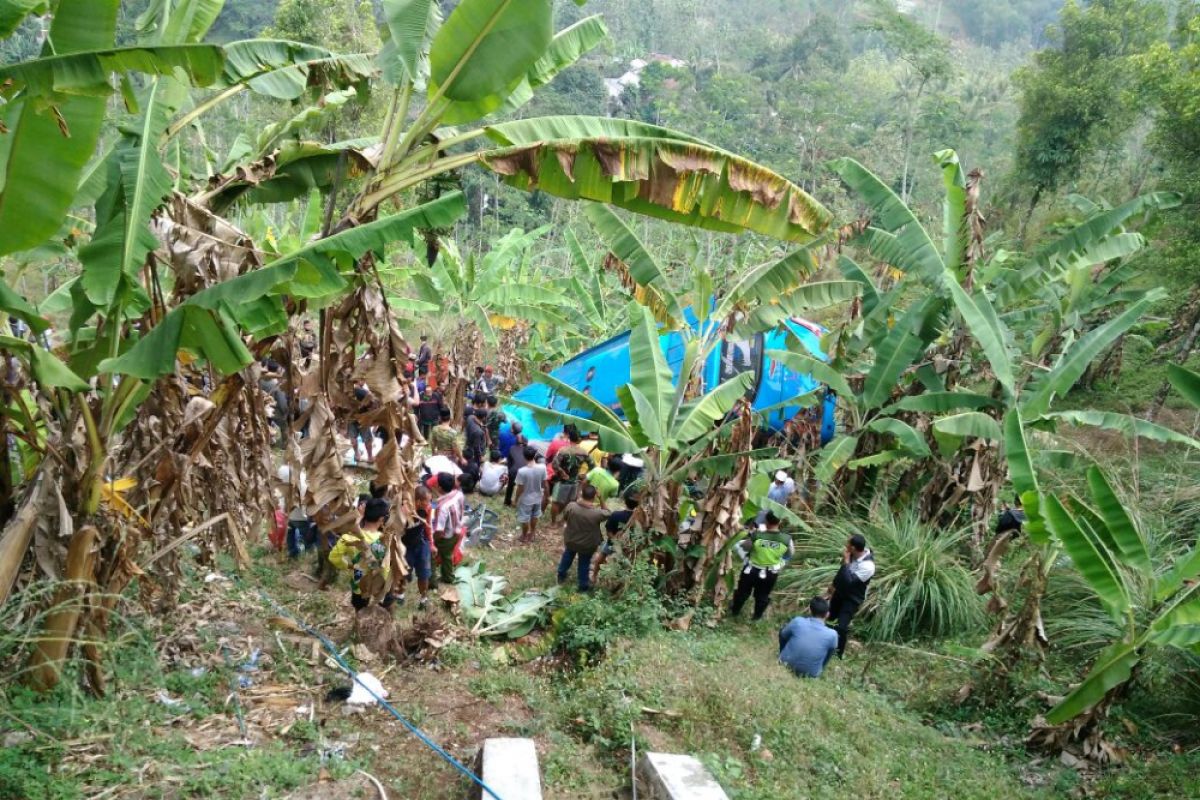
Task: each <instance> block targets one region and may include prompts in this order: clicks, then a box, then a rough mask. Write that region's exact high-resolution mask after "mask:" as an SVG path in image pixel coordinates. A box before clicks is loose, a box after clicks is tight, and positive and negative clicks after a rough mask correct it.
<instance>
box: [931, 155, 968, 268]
mask: <svg viewBox="0 0 1200 800" xmlns="http://www.w3.org/2000/svg"><path fill="white" fill-rule="evenodd" d="M933 158H934V161H936V162H937V165H938V168H939V169H941V171H942V185H943V187H944V188H945V194H944V195H943V196H942V261H943V263H945V265H946V269H947V270H948V271H949V272H950V273H951V274H952V276H953V278H954V282H955V283H956V284H957V283H958V282H959V281H960V280H961V279H962V270H963V266H964V262H965V261H966V257H967V244H968V242H969V241H970V239H971V231H970V229H969V228H968V226H967V184H966V181H965V179H964V178H963V173H962V165H960V164H959V162H958V153H956V152H954V151H953V150H941V151H939V152H937V153H935V154H934V156H933Z"/></svg>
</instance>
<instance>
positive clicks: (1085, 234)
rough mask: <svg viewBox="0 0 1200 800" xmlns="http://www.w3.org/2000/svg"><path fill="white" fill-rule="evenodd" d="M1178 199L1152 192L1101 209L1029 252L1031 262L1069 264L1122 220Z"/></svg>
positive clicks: (1169, 205) (1173, 203)
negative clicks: (1106, 208) (1111, 207)
mask: <svg viewBox="0 0 1200 800" xmlns="http://www.w3.org/2000/svg"><path fill="white" fill-rule="evenodd" d="M1182 199H1183V197H1182V195H1180V194H1177V193H1175V192H1152V193H1150V194H1145V195H1141V196H1140V197H1135V198H1134V199H1133V200H1130V201H1129V202H1128V203H1125V204H1123V205H1120V206H1118V207H1117V208H1113V209H1109V210H1105V211H1101V212H1099V213H1097V214H1095V215H1093V216H1092V217H1091V218H1090V219H1088V220H1087V221H1086V222H1084V223H1083V224H1081V225H1076V226H1075V227H1074V228H1072V229H1071V230H1070V231H1068V232H1067V233H1066V234H1064V235H1063V236H1062V237H1061V238H1059V239H1057V240H1055V241H1053V242H1050V243H1049V244H1046V245H1044V246H1042V247H1040V248H1038V249H1037V250H1036V251H1035V252H1034V254H1033V261H1035V262H1037V263H1039V264H1043V265H1050V264H1054V263H1059V264H1066V263H1069V262H1070V261H1071V260H1072V259H1074V258H1077V257H1079V256H1080V255H1082V254H1083V253H1085V252H1087V250H1088V249H1089V248H1091V247H1093V246H1094V245H1095V244H1096V243H1097V242H1099V241H1101V240H1102V239H1104V238H1105V237H1107V236H1109V235H1110V234H1111V233H1112V232H1113V231H1115V230H1116V229H1117V228H1118V227H1119V226H1120V225H1121V224H1122V223H1124V222H1125V221H1126V220H1129V219H1131V218H1133V217H1136V216H1139V215H1141V214H1145V213H1146V212H1147V211H1162V210H1165V209H1169V208H1174V207H1176V206H1178V205H1179V204H1180V202H1182Z"/></svg>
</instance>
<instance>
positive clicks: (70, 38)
mask: <svg viewBox="0 0 1200 800" xmlns="http://www.w3.org/2000/svg"><path fill="white" fill-rule="evenodd" d="M118 5H119V3H118V0H60V2H59V4H58V9H57V13H56V14H55V15H54V20H53V22H52V23H51V26H50V35H49V41H51V42H53V43H54V52H56V53H58V54H60V55H69V54H71V53H78V52H86V51H88V50H99V49H103V48H105V47H112V44H113V36H114V33H115V31H116V21H117V7H118ZM43 52H47V53H48V52H50V51H49V46H48V45H47V48H46V49H45V50H44V51H43ZM107 102H108V101H107V98H105V97H103V96H99V95H77V96H71V97H67V98H65V99H64V100H63V101H62V102H61V103H58V104H56V105H55V106H54V108H42V107H39V105H38V104H37V103H36V102H34V101H33V100H32V98H28V97H19V98H16V99H14V100H13V101H12V102H9V103H7V104H6V105H5V106H4V107H3V109H0V122H2V123H3V125H4V126H5V127H6V128H7V129H8V131H9V132H8V133H7V134H5V135H3V136H0V168H2V172H0V255H7V254H9V253H15V252H17V251H19V250H26V249H29V248H30V247H34V246H36V245H38V244H40V243H41V242H43V241H45V240H46V239H47V238H48V237H50V236H52V235H53V234H54V232H55V231H57V230H58V229H59V226H60V225H61V224H62V220H63V218H64V217H65V216H66V214H67V210H68V209H69V208H71V204H72V203H73V202H74V200H75V192H76V189H77V188H78V187H79V179H80V176H81V175H82V174H83V169H84V167H85V166H86V165H87V163H88V160H89V159H90V158H91V157H92V154H93V152H94V151H95V149H96V142H97V141H98V139H99V137H100V127H101V125H102V123H103V121H104V111H105V106H106V105H107ZM68 133H69V134H70V135H68Z"/></svg>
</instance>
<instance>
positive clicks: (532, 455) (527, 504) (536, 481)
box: [513, 444, 546, 544]
mask: <svg viewBox="0 0 1200 800" xmlns="http://www.w3.org/2000/svg"><path fill="white" fill-rule="evenodd" d="M514 447H516V445H514ZM521 457H522V459H523V460H524V462H525V466H523V467H521V468H520V469H518V470H517V477H516V479H515V480H514V481H513V483H515V484H516V486H517V496H516V501H517V522H519V523H521V539H520V542H521V544H529V543H530V542H532V541H533V537H534V534H536V533H537V521H538V517H540V516H541V515H542V494H543V492H544V491H545V486H546V465H545V464H539V463H538V461H537V450H536V449H535V448H534V447H533V445H530V444H527V445H525V450H524V451H523V452H522V453H521Z"/></svg>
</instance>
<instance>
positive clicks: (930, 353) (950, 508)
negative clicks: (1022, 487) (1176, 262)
mask: <svg viewBox="0 0 1200 800" xmlns="http://www.w3.org/2000/svg"><path fill="white" fill-rule="evenodd" d="M936 159H937V162H938V164H939V166H940V167H941V170H942V176H943V184H944V187H945V194H944V200H943V215H942V216H943V219H942V229H941V231H940V235H938V236H935V235H934V234H932V233H931V232H930V231H929V230H927V229H926V228H925V227H924V226H923V225H922V224H921V222H920V221H919V220H918V218H917V216H916V214H915V213H914V212H913V211H912V210H911V209H910V208H908V207H907V206H906V205H905V204H903V203H902V202H901V201H900V199H899V198H898V197H897V196H896V195H895V193H893V192H892V191H891V189H890V188H888V187H887V186H886V185H885V184H884V183H883V182H882V181H880V180H879V179H878V178H877V177H876V176H874V175H873V174H871V173H870V172H869V171H868V170H866V169H865V168H864V167H862V165H860V164H858V163H857V162H855V161H853V160H851V159H842V160H840V161H837V162H834V164H833V165H832V166H833V169H834V171H835V172H837V173H838V175H839V176H840V177H841V178H842V180H843V181H844V182H845V183H846V184H847V185H848V186H849V187H850V188H851V189H852V190H854V191H855V193H856V194H857V195H858V196H859V197H860V198H861V199H862V200H863V201H864V202H865V203H866V205H867V207H868V209H869V217H868V218H867V220H866V221H865V222H864V223H863V224H861V225H859V226H856V227H854V228H852V229H851V230H850V231H849V234H850V238H849V242H850V243H851V244H855V245H860V246H861V247H862V248H863V250H864V251H865V252H866V253H867V254H868V255H870V256H871V257H872V258H874V259H876V260H877V261H879V262H881V263H882V264H883V265H884V266H885V267H886V270H888V272H887V278H888V280H889V281H892V283H891V285H890V286H887V287H886V288H881V287H880V286H877V285H876V282H875V281H874V280H872V278H871V277H870V276H869V275H868V274H867V272H866V271H865V270H863V269H862V267H860V266H859V265H858V263H857V262H856V261H854V260H853V259H852V258H851V257H849V256H847V255H845V254H843V255H842V256H841V257H840V258H839V260H838V266H839V269H840V270H841V271H842V273H843V274H844V275H845V276H846V277H847V278H849V279H851V280H855V281H858V282H859V283H860V284H861V286H862V302H861V305H856V306H853V307H852V309H851V319H850V321H849V322H848V323H847V324H846V325H845V326H843V327H842V328H841V329H839V330H836V331H834V332H833V333H832V334H831V335H830V337H829V347H828V349H829V351H830V353H831V355H832V362H831V365H830V367H825V366H823V365H821V364H814V363H812V361H813V360H812V359H811V358H807V357H806V356H805V355H803V354H799V353H792V354H791V355H790V356H788V355H785V354H776V356H777V357H779V358H781V359H783V360H785V363H789V365H790V366H792V367H793V368H797V369H800V368H803V367H807V368H809V369H811V370H812V371H813V373H814V374H816V375H818V377H820V378H821V379H822V380H825V381H826V382H828V383H830V385H831V386H834V387H835V388H836V389H837V390H838V391H839V400H841V401H842V402H841V403H840V404H839V407H840V408H842V409H843V410H844V413H845V415H846V419H847V425H846V427H845V430H844V432H843V433H842V434H841V435H840V436H839V437H838V438H836V439H835V440H834V441H833V442H831V443H830V444H829V445H828V446H827V447H826V448H825V449H824V451H823V452H822V453H821V455H820V456H819V458H818V460H817V462H816V465H815V468H814V472H815V474H816V475H817V477H818V478H819V479H821V480H830V479H833V478H834V477H835V476H837V477H839V478H841V482H842V485H843V490H844V491H845V490H849V491H855V490H857V489H859V488H867V487H869V486H871V485H872V484H871V483H870V482H863V483H861V484H860V483H856V481H857V480H859V479H860V478H861V476H859V475H857V474H856V472H857V471H861V470H872V471H874V470H877V469H879V468H882V470H883V471H884V472H885V473H886V472H887V471H891V472H892V473H893V475H892V477H893V478H894V479H895V485H896V486H897V487H898V490H899V493H900V496H906V495H908V494H910V493H917V494H919V496H920V503H921V506H922V509H923V513H924V514H925V515H926V517H928V518H931V519H932V518H937V517H939V516H941V515H944V514H946V513H950V514H955V513H957V511H958V508H959V507H960V506H961V504H962V502H963V501H964V500H966V499H967V498H971V500H972V502H971V514H972V519H973V521H974V523H975V528H976V534H977V536H976V541H977V542H979V541H981V537H982V534H983V531H984V530H985V528H986V527H987V525H988V522H989V520H990V518H991V514H992V509H993V508H994V504H995V498H996V493H997V491H998V488H999V484H1000V482H1001V480H1002V478H1003V476H1002V474H1001V461H1000V444H1001V442H1002V439H1003V436H1002V430H1001V425H1000V420H1001V419H1002V418H1003V417H1004V416H1005V413H1006V411H1008V410H1009V409H1011V408H1020V410H1021V415H1022V419H1023V420H1024V421H1026V422H1027V423H1033V422H1038V423H1039V424H1041V425H1043V426H1046V425H1050V424H1053V420H1055V419H1056V418H1057V417H1056V416H1055V415H1056V414H1057V413H1060V412H1053V411H1052V410H1051V406H1052V404H1053V403H1054V402H1055V401H1056V400H1058V399H1059V398H1061V397H1063V396H1064V395H1065V394H1066V393H1067V392H1068V391H1069V390H1070V389H1071V388H1072V387H1073V386H1074V385H1075V384H1076V383H1077V382H1078V381H1079V379H1080V377H1081V376H1082V375H1083V373H1084V371H1085V370H1086V369H1087V367H1088V365H1089V364H1091V363H1093V362H1094V361H1095V360H1096V359H1097V358H1098V357H1100V356H1101V355H1102V354H1103V353H1104V352H1105V351H1106V350H1107V349H1108V348H1110V347H1111V346H1112V345H1113V343H1114V342H1115V341H1117V340H1118V339H1119V338H1120V337H1121V336H1122V335H1123V334H1125V333H1126V332H1127V331H1128V330H1130V328H1132V327H1133V326H1134V325H1136V324H1137V322H1138V320H1139V319H1140V318H1141V317H1142V315H1143V314H1144V313H1145V311H1146V310H1147V309H1148V307H1149V306H1150V305H1151V304H1152V303H1153V302H1154V301H1155V300H1156V299H1157V297H1158V294H1157V293H1156V292H1155V291H1149V292H1145V291H1138V292H1135V291H1129V290H1127V289H1126V288H1125V284H1126V282H1127V281H1128V280H1129V278H1130V277H1131V276H1132V270H1131V269H1130V268H1129V267H1128V262H1127V261H1125V259H1126V258H1127V257H1128V256H1130V255H1132V254H1133V253H1135V252H1137V251H1138V250H1140V249H1141V248H1142V247H1144V245H1145V240H1144V239H1143V238H1142V237H1141V236H1140V235H1139V234H1136V233H1131V232H1128V231H1126V230H1125V229H1124V227H1123V224H1124V223H1125V222H1126V221H1128V220H1129V219H1131V218H1133V217H1134V216H1135V215H1140V214H1144V213H1145V212H1150V211H1154V210H1157V209H1160V208H1165V207H1170V206H1171V205H1172V204H1174V203H1176V202H1177V201H1178V198H1177V197H1176V196H1173V195H1163V194H1156V195H1148V196H1146V197H1144V198H1139V199H1137V200H1135V201H1131V203H1129V204H1126V205H1125V206H1122V207H1120V208H1118V209H1103V208H1099V207H1095V208H1090V209H1088V210H1089V211H1091V212H1092V213H1090V215H1089V216H1088V217H1087V218H1086V219H1084V220H1083V221H1081V222H1080V223H1079V224H1078V225H1076V226H1074V227H1073V228H1071V229H1069V230H1067V231H1066V232H1065V233H1064V234H1063V235H1061V236H1060V237H1058V238H1057V239H1055V240H1053V241H1051V242H1049V243H1047V244H1046V245H1044V246H1042V247H1041V248H1039V249H1037V250H1035V251H1034V252H1033V253H1032V254H1031V255H1029V256H1028V257H1026V256H1021V255H1020V254H1012V253H1004V252H1002V251H1001V252H997V253H994V254H992V255H991V256H990V257H988V256H987V255H986V254H985V253H984V252H983V249H984V248H983V241H984V240H983V227H982V220H981V217H980V216H979V211H978V191H979V179H980V177H981V176H980V174H979V173H971V174H970V175H964V174H963V171H962V168H961V166H960V164H959V161H958V157H957V155H956V154H955V153H954V152H953V151H949V150H947V151H942V152H941V153H938V154H937V155H936ZM938 241H940V246H939V244H937V243H936V242H938ZM1094 274H1095V275H1099V276H1100V277H1101V280H1099V281H1098V284H1100V285H1099V286H1098V288H1096V289H1095V290H1093V291H1081V290H1079V289H1078V288H1073V287H1078V286H1079V284H1080V276H1081V275H1088V276H1091V275H1094ZM893 279H894V280H893ZM1050 304H1052V305H1053V306H1054V309H1053V311H1051V310H1049V305H1050ZM905 305H906V306H907V307H905ZM1101 309H1103V312H1104V314H1106V315H1108V316H1107V317H1103V316H1100V317H1098V315H1097V312H1098V311H1100V310H1101ZM1030 364H1037V367H1036V368H1030V367H1029V366H1026V365H1030ZM838 372H840V373H842V376H843V378H842V379H839V376H838V375H837V374H836V373H838ZM1063 413H1065V412H1063ZM1118 416H1119V415H1118ZM1068 417H1069V418H1070V419H1071V420H1072V421H1079V420H1080V419H1089V420H1095V421H1100V422H1104V423H1105V424H1107V425H1109V426H1112V425H1116V424H1118V423H1120V422H1122V421H1123V420H1121V419H1117V418H1115V417H1109V418H1103V419H1098V418H1093V417H1086V418H1079V417H1077V416H1073V415H1069V414H1068V415H1067V417H1064V418H1068ZM1125 421H1127V420H1125ZM1127 427H1128V426H1127ZM1138 431H1139V433H1144V432H1149V430H1148V429H1146V428H1144V427H1140V426H1139V427H1138ZM1152 433H1154V434H1155V435H1167V434H1166V433H1165V432H1162V431H1158V430H1156V431H1153V432H1152ZM930 469H934V470H937V471H938V472H939V473H941V474H942V479H941V480H932V481H931V480H928V472H929V470H930Z"/></svg>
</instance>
